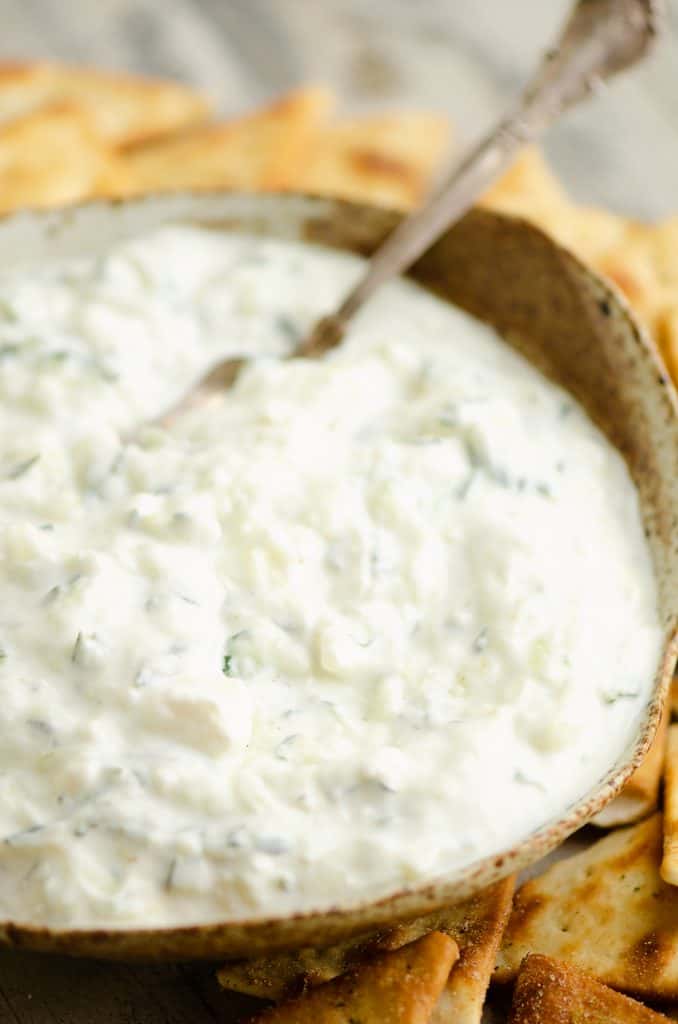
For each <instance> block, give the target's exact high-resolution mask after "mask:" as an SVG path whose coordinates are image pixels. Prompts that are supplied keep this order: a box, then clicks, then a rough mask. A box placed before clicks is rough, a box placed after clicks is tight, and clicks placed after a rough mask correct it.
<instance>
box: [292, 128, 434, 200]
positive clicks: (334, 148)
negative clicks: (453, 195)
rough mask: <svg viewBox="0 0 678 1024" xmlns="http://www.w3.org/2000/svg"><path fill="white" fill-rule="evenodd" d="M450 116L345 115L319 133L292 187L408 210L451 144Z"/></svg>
mask: <svg viewBox="0 0 678 1024" xmlns="http://www.w3.org/2000/svg"><path fill="white" fill-rule="evenodd" d="M449 139H450V126H449V122H448V120H447V118H445V117H442V116H440V115H437V114H426V113H414V112H409V111H405V112H401V113H387V114H374V115H370V116H364V117H356V118H352V119H342V120H340V121H336V122H334V123H333V124H330V125H328V126H327V127H325V128H323V129H322V130H321V131H319V132H317V133H316V134H315V135H314V136H313V137H312V139H311V140H309V146H308V149H307V152H306V153H305V154H304V157H303V162H302V164H300V166H299V168H298V170H297V173H296V174H294V175H292V176H291V178H290V182H289V185H290V188H292V189H294V190H295V191H300V192H311V193H314V194H316V195H328V196H339V197H340V198H342V199H353V200H356V201H358V202H366V203H375V204H377V205H379V206H392V207H396V208H398V209H405V210H406V209H409V208H410V207H412V206H415V205H416V204H417V203H418V202H419V201H420V200H421V199H422V198H423V197H424V195H425V194H426V192H427V190H428V189H429V187H430V185H431V184H432V182H433V178H434V176H435V174H436V172H437V171H438V169H439V167H440V162H441V160H442V159H443V157H444V155H445V152H446V150H447V148H448V145H449Z"/></svg>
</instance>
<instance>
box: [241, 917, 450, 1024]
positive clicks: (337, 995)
mask: <svg viewBox="0 0 678 1024" xmlns="http://www.w3.org/2000/svg"><path fill="white" fill-rule="evenodd" d="M458 955H459V951H458V949H457V946H456V944H455V942H454V941H453V940H452V939H451V938H450V937H449V935H443V933H442V932H431V933H430V934H429V935H425V936H424V937H423V938H421V939H418V940H417V941H416V942H412V943H410V944H409V945H407V946H403V947H402V949H398V950H395V951H393V952H390V953H382V954H381V955H380V956H378V957H376V958H375V959H374V960H372V961H371V962H369V963H366V964H364V965H363V966H362V967H358V968H356V969H355V970H352V971H349V973H348V974H344V975H342V977H340V978H335V980H334V981H329V982H327V983H326V984H325V985H319V986H318V987H317V988H314V989H311V990H310V991H309V992H307V993H306V994H305V995H303V996H301V997H300V998H298V999H294V1000H292V1001H291V1002H287V1003H281V1004H280V1005H279V1006H275V1007H273V1008H272V1009H270V1010H265V1011H264V1012H263V1013H261V1014H259V1015H258V1016H257V1017H256V1018H254V1020H253V1021H252V1024H255V1022H256V1024H428V1021H429V1020H430V1016H431V1010H432V1009H433V1007H434V1006H435V1003H436V1000H437V999H438V996H439V995H440V993H441V991H442V988H443V985H444V984H445V982H446V980H447V976H448V975H449V973H450V969H451V967H452V965H453V963H454V962H455V960H456V959H457V956H458Z"/></svg>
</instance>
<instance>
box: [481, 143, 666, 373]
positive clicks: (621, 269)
mask: <svg viewBox="0 0 678 1024" xmlns="http://www.w3.org/2000/svg"><path fill="white" fill-rule="evenodd" d="M483 201H484V203H486V205H488V206H490V207H492V208H494V209H497V210H500V211H501V212H503V213H508V214H512V215H514V216H519V217H525V218H526V219H527V220H530V221H532V222H533V223H535V224H537V225H538V226H539V227H541V228H542V229H543V230H544V231H546V232H548V233H549V234H551V235H553V237H554V238H555V239H556V240H557V241H559V242H560V243H561V244H563V245H565V246H567V247H568V248H569V249H571V250H572V251H573V252H574V253H576V255H577V256H579V257H580V259H582V260H584V261H585V262H586V263H589V264H590V265H591V266H593V267H594V268H595V269H596V270H598V271H599V272H600V273H603V274H605V275H606V276H607V277H609V278H610V279H611V280H612V281H613V282H614V283H615V284H616V285H617V286H618V287H619V288H620V289H621V291H623V292H624V294H625V295H626V297H627V299H628V300H629V302H630V303H631V305H632V306H633V308H634V310H635V311H636V312H637V313H638V314H639V315H640V316H641V318H642V319H643V320H644V321H645V323H646V325H647V326H648V327H649V328H650V329H651V331H652V332H653V333H654V336H655V338H656V340H657V341H658V343H659V345H660V347H661V348H662V350H663V352H664V355H665V358H666V361H667V365H668V367H669V369H670V370H671V371H672V373H673V374H674V377H675V379H678V312H676V311H677V310H678V297H677V296H678V217H672V218H670V219H669V220H667V221H665V222H663V223H660V224H640V223H637V222H635V221H633V220H629V219H628V218H625V217H621V216H618V215H617V214H614V213H611V212H609V211H607V210H598V209H594V208H589V207H585V206H579V205H578V204H576V203H575V202H573V201H572V200H571V199H570V198H569V196H568V195H567V194H566V193H565V191H564V190H563V189H562V187H561V186H560V184H559V182H558V181H557V179H556V178H555V176H554V175H553V173H552V172H551V170H550V168H549V167H548V165H547V163H546V161H545V160H544V157H543V156H542V154H541V153H540V151H539V150H537V149H535V148H528V149H526V150H525V151H524V152H523V153H522V154H521V155H520V157H519V158H518V160H516V162H515V164H514V166H513V167H512V168H511V169H510V170H509V171H508V173H507V174H506V175H504V177H502V178H501V179H500V180H499V182H497V184H496V185H494V186H493V187H492V188H491V189H490V190H489V192H488V193H487V194H486V196H485V197H484V200H483Z"/></svg>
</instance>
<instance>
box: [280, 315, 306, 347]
mask: <svg viewBox="0 0 678 1024" xmlns="http://www.w3.org/2000/svg"><path fill="white" fill-rule="evenodd" d="M275 325H276V327H277V329H278V332H279V333H280V334H282V335H283V336H284V337H285V338H286V339H287V341H289V342H291V343H292V344H293V345H298V344H299V341H300V340H301V332H300V331H299V328H298V327H297V325H296V324H295V323H294V321H293V320H290V318H289V317H288V316H284V315H281V316H277V317H276V318H275Z"/></svg>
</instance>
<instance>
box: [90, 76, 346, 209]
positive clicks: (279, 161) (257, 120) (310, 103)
mask: <svg viewBox="0 0 678 1024" xmlns="http://www.w3.org/2000/svg"><path fill="white" fill-rule="evenodd" d="M331 103H332V100H331V97H330V96H329V94H328V93H327V92H326V91H325V90H323V89H314V88H307V89H300V90H298V91H297V92H292V93H290V94H289V95H287V96H285V97H283V98H282V99H280V100H278V101H276V102H275V103H272V104H271V105H270V106H268V107H264V108H262V109H261V110H258V111H255V113H253V114H250V115H248V116H246V117H241V118H238V119H237V120H233V121H224V122H219V123H213V124H209V125H206V126H204V127H201V128H197V129H194V130H192V131H188V132H183V133H181V134H175V135H171V136H167V137H165V138H161V139H157V140H155V141H151V142H148V143H141V144H138V145H132V146H127V147H125V148H123V149H122V150H120V166H119V169H118V173H116V174H114V175H112V176H111V177H110V178H109V179H108V180H107V181H106V182H105V184H104V187H105V189H106V191H107V192H109V193H111V194H116V195H137V194H140V193H144V192H162V191H173V190H176V189H211V188H232V189H242V190H244V191H258V190H261V189H278V188H285V187H289V183H290V177H291V174H292V171H293V169H294V168H296V167H298V166H299V164H300V161H301V159H302V153H303V151H304V147H305V145H306V143H307V140H308V137H309V135H310V134H311V133H312V132H313V131H314V130H315V129H316V128H317V126H318V124H319V123H320V122H321V121H322V120H323V119H324V118H325V116H326V114H327V112H328V110H329V108H330V106H331Z"/></svg>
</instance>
